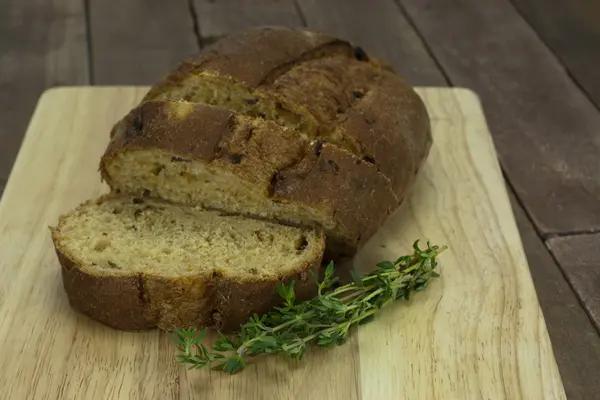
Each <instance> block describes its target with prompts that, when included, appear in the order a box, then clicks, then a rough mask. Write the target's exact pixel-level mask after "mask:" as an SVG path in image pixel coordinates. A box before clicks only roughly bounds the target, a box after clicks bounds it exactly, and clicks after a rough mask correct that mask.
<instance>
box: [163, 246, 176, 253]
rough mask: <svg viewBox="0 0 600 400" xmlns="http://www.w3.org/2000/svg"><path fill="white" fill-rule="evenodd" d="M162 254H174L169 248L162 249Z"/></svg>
mask: <svg viewBox="0 0 600 400" xmlns="http://www.w3.org/2000/svg"><path fill="white" fill-rule="evenodd" d="M162 252H163V253H164V254H171V253H172V252H173V250H171V249H169V248H168V247H165V248H163V249H162Z"/></svg>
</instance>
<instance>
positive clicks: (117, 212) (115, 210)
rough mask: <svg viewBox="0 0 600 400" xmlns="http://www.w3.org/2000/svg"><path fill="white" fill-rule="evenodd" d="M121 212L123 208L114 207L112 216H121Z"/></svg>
mask: <svg viewBox="0 0 600 400" xmlns="http://www.w3.org/2000/svg"><path fill="white" fill-rule="evenodd" d="M122 212H123V208H122V207H115V208H113V210H112V213H113V214H121V213H122Z"/></svg>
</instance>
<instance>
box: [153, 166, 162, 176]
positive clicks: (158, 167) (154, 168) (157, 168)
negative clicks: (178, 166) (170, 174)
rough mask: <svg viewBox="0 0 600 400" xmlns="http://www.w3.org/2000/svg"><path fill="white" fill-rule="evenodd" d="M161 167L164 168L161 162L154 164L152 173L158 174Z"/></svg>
mask: <svg viewBox="0 0 600 400" xmlns="http://www.w3.org/2000/svg"><path fill="white" fill-rule="evenodd" d="M163 169H165V166H164V165H162V164H157V165H155V166H154V167H153V168H152V173H153V174H154V175H156V176H158V175H159V174H160V173H161V171H162V170H163Z"/></svg>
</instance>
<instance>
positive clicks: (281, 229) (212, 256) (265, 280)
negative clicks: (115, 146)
mask: <svg viewBox="0 0 600 400" xmlns="http://www.w3.org/2000/svg"><path fill="white" fill-rule="evenodd" d="M51 230H52V239H53V241H54V246H55V249H56V253H57V255H58V258H59V260H60V263H61V265H62V276H63V284H64V288H65V290H66V293H67V295H68V298H69V302H70V304H71V305H72V306H73V308H75V309H77V310H79V311H81V312H83V313H84V314H87V315H89V316H90V317H92V318H93V319H96V320H98V321H100V322H102V323H104V324H107V325H109V326H112V327H115V328H119V329H124V330H143V329H149V328H153V327H156V326H158V327H159V328H161V329H165V330H169V329H171V328H173V327H179V328H182V327H191V326H194V327H203V326H209V327H214V328H217V329H221V330H223V331H230V330H233V329H236V328H237V327H239V325H240V324H241V323H244V322H245V321H246V320H247V319H248V318H249V317H250V316H252V315H253V314H254V313H259V314H261V313H263V312H266V311H268V310H269V309H270V308H272V307H273V306H275V305H277V304H279V303H280V302H281V299H280V297H279V296H278V295H277V293H276V288H275V286H276V283H277V282H278V281H283V282H286V283H289V282H290V281H291V280H295V282H296V283H295V289H296V294H297V296H298V298H310V297H312V296H313V295H314V294H315V290H316V285H315V283H314V281H313V279H312V278H311V276H310V275H311V274H310V272H311V271H313V272H315V273H318V269H319V266H320V262H321V257H322V255H323V250H324V246H325V245H324V236H323V234H321V233H320V232H318V231H315V230H307V229H301V228H294V227H289V226H283V225H278V224H274V223H270V222H266V221H261V220H254V219H247V218H244V217H241V216H235V215H228V214H223V213H220V212H217V211H208V210H203V209H200V208H194V207H186V206H182V205H174V204H169V203H165V202H161V201H156V200H149V199H138V198H130V197H121V196H115V195H107V196H104V197H101V198H99V199H97V200H93V201H88V202H86V203H84V204H82V205H81V206H79V207H77V208H76V209H75V210H73V211H71V212H69V213H67V214H65V215H63V216H61V217H60V219H59V223H58V225H57V226H56V227H52V228H51Z"/></svg>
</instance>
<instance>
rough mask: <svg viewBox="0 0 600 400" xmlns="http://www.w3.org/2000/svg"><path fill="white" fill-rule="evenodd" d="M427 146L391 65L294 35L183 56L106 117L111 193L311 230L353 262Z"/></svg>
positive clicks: (274, 30) (283, 32)
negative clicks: (130, 105)
mask: <svg viewBox="0 0 600 400" xmlns="http://www.w3.org/2000/svg"><path fill="white" fill-rule="evenodd" d="M431 144H432V137H431V132H430V124H429V118H428V114H427V110H426V108H425V106H424V104H423V102H422V101H421V99H420V98H419V96H418V95H417V94H416V92H415V91H414V90H413V89H412V88H411V87H410V86H409V85H407V84H406V83H405V82H404V81H403V80H402V79H401V78H400V77H399V76H398V75H396V74H395V73H394V72H393V71H392V70H391V68H389V67H388V66H387V65H385V64H384V63H383V62H380V61H378V60H375V59H372V58H371V57H369V56H368V55H367V54H366V53H365V52H364V51H363V50H362V49H360V48H358V47H355V46H353V45H351V44H350V43H348V42H345V41H342V40H339V39H336V38H331V37H328V36H326V35H323V34H320V33H316V32H312V31H307V30H304V29H291V28H281V27H267V28H255V29H250V30H248V31H245V32H241V33H237V34H233V35H229V36H228V37H226V38H224V39H222V40H220V41H219V42H218V43H217V44H215V46H213V47H212V48H210V49H208V50H206V51H205V52H203V54H201V55H200V56H199V57H196V58H193V59H190V60H186V61H184V62H183V63H181V65H180V66H179V67H178V68H176V69H175V70H174V71H172V72H171V73H170V74H168V75H167V76H166V77H165V78H164V79H163V80H162V81H161V82H159V83H158V84H157V85H155V86H154V87H153V88H152V89H151V90H150V91H149V93H148V94H147V95H146V96H145V98H144V99H143V101H142V102H141V104H140V105H139V106H138V107H136V108H135V109H133V110H131V112H130V113H129V114H128V115H127V116H125V117H124V118H123V119H122V120H121V121H119V122H118V123H117V124H116V125H115V127H114V129H113V130H112V132H111V142H110V144H109V146H108V148H107V150H106V152H105V154H104V156H103V158H102V161H101V164H100V169H101V171H102V175H103V179H104V180H105V181H106V182H107V183H108V184H109V186H110V187H111V189H112V190H114V191H118V192H121V193H124V194H129V195H140V196H141V195H144V194H147V195H148V196H155V197H160V198H163V199H166V200H169V201H172V202H177V203H186V204H191V205H197V204H199V205H203V206H205V207H211V208H215V209H220V210H225V211H228V212H235V213H242V214H245V215H255V216H260V217H264V218H271V219H273V220H277V221H281V222H291V223H294V224H298V223H300V224H303V225H305V226H310V227H320V228H323V229H324V230H325V232H326V235H327V252H328V254H327V255H326V257H327V258H333V259H335V258H338V257H340V256H352V255H354V254H355V253H356V252H357V251H358V250H359V249H360V248H361V247H362V246H363V245H364V244H365V243H366V241H367V240H368V239H369V238H370V237H371V236H372V235H373V233H375V231H376V230H377V229H378V228H379V227H380V226H381V225H382V224H383V223H384V222H385V220H386V218H387V217H388V216H389V214H391V213H392V212H393V211H394V210H395V209H396V208H397V207H398V206H399V205H400V203H401V202H402V200H403V199H404V198H405V197H406V195H407V192H408V191H409V190H410V189H411V187H412V186H413V183H414V181H415V180H416V176H417V174H418V173H419V171H420V169H421V167H422V165H423V164H424V161H425V160H426V158H427V156H428V154H429V150H430V147H431Z"/></svg>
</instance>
